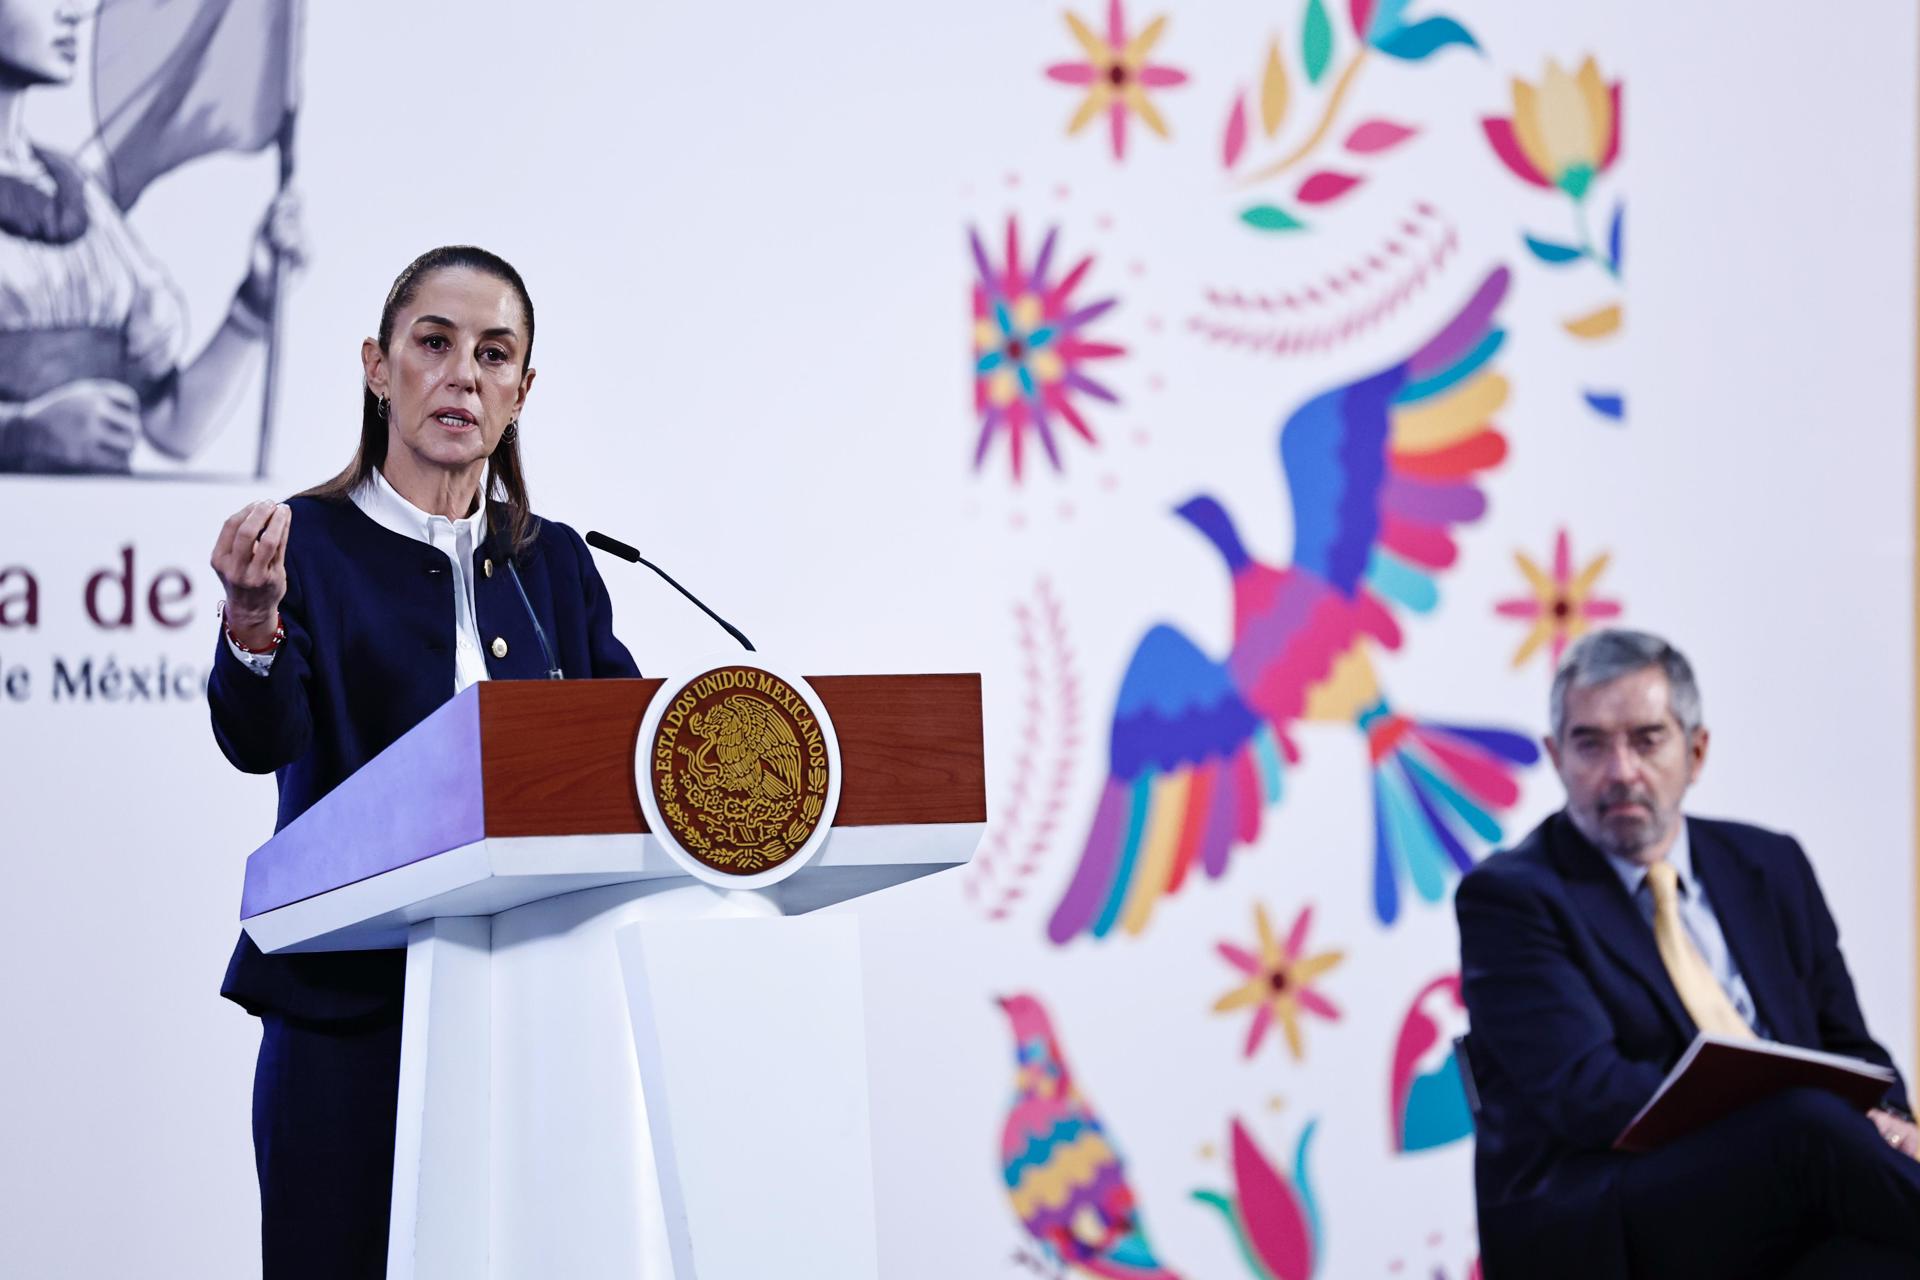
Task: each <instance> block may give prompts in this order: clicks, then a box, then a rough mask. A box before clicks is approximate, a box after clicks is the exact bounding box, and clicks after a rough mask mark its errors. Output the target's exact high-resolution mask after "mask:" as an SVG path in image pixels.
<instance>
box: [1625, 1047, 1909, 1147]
mask: <svg viewBox="0 0 1920 1280" xmlns="http://www.w3.org/2000/svg"><path fill="white" fill-rule="evenodd" d="M1893 1080H1894V1076H1893V1072H1891V1071H1889V1070H1888V1069H1887V1068H1885V1067H1881V1066H1876V1065H1874V1064H1873V1063H1871V1062H1862V1061H1860V1060H1859V1059H1858V1058H1845V1057H1841V1056H1840V1055H1839V1054H1837V1053H1821V1052H1819V1051H1817V1050H1814V1049H1801V1048H1797V1047H1795V1046H1793V1045H1790V1044H1775V1043H1773V1042H1772V1041H1770V1040H1733V1039H1729V1038H1727V1037H1725V1036H1710V1035H1705V1034H1702V1035H1698V1036H1695V1037H1694V1040H1693V1043H1692V1044H1690V1045H1688V1046H1687V1051H1686V1052H1685V1053H1683V1054H1681V1055H1680V1061H1678V1062H1676V1063H1675V1064H1674V1066H1673V1070H1671V1071H1669V1072H1667V1078H1666V1079H1665V1080H1662V1081H1661V1082H1660V1087H1659V1088H1658V1089H1656V1090H1654V1094H1653V1097H1651V1098H1649V1099H1648V1100H1647V1105H1646V1106H1644V1107H1642V1108H1640V1114H1639V1115H1637V1116H1635V1117H1634V1118H1633V1119H1632V1120H1631V1121H1630V1122H1628V1124H1627V1127H1626V1128H1625V1129H1623V1130H1621V1131H1620V1136H1619V1137H1617V1138H1615V1139H1614V1140H1613V1149H1614V1150H1615V1151H1653V1150H1655V1149H1657V1148H1659V1147H1663V1146H1665V1145H1666V1144H1667V1143H1669V1142H1672V1141H1673V1140H1674V1139H1675V1138H1678V1137H1682V1136H1684V1135H1686V1134H1689V1133H1692V1132H1693V1131H1694V1130H1695V1129H1698V1128H1700V1127H1701V1126H1702V1125H1707V1124H1711V1123H1713V1122H1714V1121H1715V1120H1718V1119H1719V1118H1720V1117H1722V1116H1724V1115H1730V1114H1732V1113H1733V1112H1735V1111H1738V1110H1739V1109H1740V1108H1742V1107H1745V1106H1750V1105H1752V1104H1753V1103H1756V1102H1759V1101H1761V1100H1762V1099H1764V1098H1769V1097H1771V1096H1773V1095H1774V1094H1776V1093H1779V1092H1781V1091H1782V1090H1785V1089H1825V1090H1826V1091H1827V1092H1828V1093H1833V1094H1837V1095H1839V1096H1840V1097H1842V1098H1844V1099H1846V1100H1847V1101H1848V1102H1850V1103H1852V1104H1853V1105H1854V1106H1856V1107H1858V1108H1860V1110H1861V1111H1862V1112H1863V1113H1864V1112H1866V1111H1868V1110H1869V1109H1871V1108H1872V1107H1873V1106H1874V1105H1875V1104H1876V1103H1878V1102H1879V1101H1880V1100H1881V1099H1882V1098H1884V1097H1885V1096H1886V1093H1887V1090H1888V1089H1889V1088H1890V1087H1892V1085H1893Z"/></svg>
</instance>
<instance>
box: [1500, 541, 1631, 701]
mask: <svg viewBox="0 0 1920 1280" xmlns="http://www.w3.org/2000/svg"><path fill="white" fill-rule="evenodd" d="M1513 558H1514V561H1515V563H1517V564H1518V565H1519V566H1520V572H1521V573H1523V574H1525V575H1526V577H1527V585H1528V586H1529V587H1530V588H1532V590H1533V595H1531V596H1520V597H1516V598H1515V599H1512V600H1502V601H1500V602H1499V603H1498V604H1496V605H1494V612H1496V613H1498V614H1499V615H1500V616H1501V617H1503V618H1524V619H1527V620H1528V621H1530V622H1532V623H1533V630H1531V631H1529V632H1528V633H1527V638H1526V639H1525V640H1523V641H1521V642H1520V648H1519V649H1518V650H1517V651H1516V652H1515V653H1514V655H1513V665H1514V666H1516V667H1519V666H1523V665H1524V664H1525V663H1526V661H1527V659H1528V658H1531V657H1532V656H1533V655H1534V653H1535V652H1537V651H1538V650H1539V648H1540V647H1541V646H1542V645H1543V644H1544V645H1548V646H1549V656H1550V658H1551V660H1552V665H1553V666H1554V667H1556V668H1557V667H1558V666H1559V665H1560V655H1561V654H1563V653H1565V652H1566V649H1567V646H1568V645H1569V644H1572V643H1573V642H1574V641H1575V640H1578V639H1579V638H1580V637H1581V636H1583V635H1585V634H1586V633H1587V630H1588V628H1589V626H1590V624H1592V623H1594V622H1598V621H1602V620H1604V619H1607V618H1617V617H1619V616H1620V602H1619V601H1618V600H1603V599H1601V598H1600V597H1598V596H1596V595H1594V594H1593V588H1594V584H1595V583H1596V582H1598V581H1599V579H1600V575H1601V574H1603V573H1605V572H1606V570H1607V562H1608V560H1609V559H1610V557H1609V556H1608V555H1607V554H1606V553H1605V552H1602V553H1601V554H1600V555H1598V556H1595V557H1594V558H1593V559H1592V560H1591V561H1590V562H1588V564H1587V565H1586V567H1585V568H1583V569H1581V570H1580V571H1579V572H1578V573H1575V572H1574V571H1573V548H1572V545H1571V544H1570V543H1569V542H1568V540H1567V531H1566V530H1565V529H1562V530H1560V532H1559V534H1558V535H1557V536H1556V537H1555V538H1554V542H1553V572H1552V573H1551V574H1549V573H1546V572H1543V571H1542V570H1541V568H1540V566H1539V565H1537V564H1535V563H1534V562H1533V561H1532V560H1531V559H1530V558H1528V556H1527V553H1526V552H1524V551H1516V552H1514V553H1513Z"/></svg>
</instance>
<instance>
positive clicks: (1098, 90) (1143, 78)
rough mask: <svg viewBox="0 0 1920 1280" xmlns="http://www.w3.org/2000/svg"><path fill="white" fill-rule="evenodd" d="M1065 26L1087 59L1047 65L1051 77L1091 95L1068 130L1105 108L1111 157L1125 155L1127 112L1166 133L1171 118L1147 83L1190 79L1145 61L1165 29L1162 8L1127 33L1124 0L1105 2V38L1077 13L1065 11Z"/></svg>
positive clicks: (1081, 126) (1160, 85)
mask: <svg viewBox="0 0 1920 1280" xmlns="http://www.w3.org/2000/svg"><path fill="white" fill-rule="evenodd" d="M1067 27H1068V29H1069V30H1071V31H1072V32H1073V38H1074V39H1075V40H1077V41H1079V42H1080V47H1081V49H1082V50H1084V51H1085V52H1086V55H1087V60H1086V61H1085V62H1057V63H1055V64H1054V65H1053V66H1050V67H1048V68H1047V76H1048V78H1049V79H1053V80H1058V81H1059V82H1060V83H1061V84H1071V85H1079V86H1082V87H1084V88H1085V89H1086V91H1087V96H1086V97H1084V98H1082V99H1081V100H1080V106H1079V109H1078V110H1076V111H1075V112H1074V113H1073V119H1071V120H1069V121H1067V133H1068V134H1069V135H1072V134H1076V133H1079V132H1080V131H1081V130H1082V129H1084V128H1086V127H1087V125H1088V124H1090V123H1092V121H1093V120H1094V118H1095V117H1096V116H1098V115H1100V114H1101V113H1102V112H1105V113H1106V117H1107V127H1108V130H1109V131H1110V132H1111V133H1112V135H1113V158H1114V159H1115V160H1124V159H1126V158H1127V117H1128V116H1129V115H1137V116H1139V117H1140V121H1141V123H1142V124H1144V125H1146V126H1147V128H1149V129H1151V130H1153V131H1154V132H1155V133H1157V134H1159V135H1160V136H1161V137H1163V138H1164V137H1166V136H1167V122H1166V120H1165V119H1164V118H1162V117H1161V115H1160V112H1159V110H1158V109H1157V108H1156V107H1155V106H1154V105H1153V102H1152V100H1151V99H1149V98H1148V97H1147V90H1148V89H1166V88H1171V87H1173V86H1174V85H1177V84H1185V83H1186V82H1187V73H1186V72H1184V71H1178V70H1175V69H1174V68H1172V67H1166V66H1159V65H1156V64H1152V63H1149V62H1148V61H1147V54H1148V53H1149V52H1150V51H1151V50H1152V49H1153V46H1154V45H1155V44H1157V43H1158V42H1159V40H1160V37H1161V35H1163V34H1164V33H1165V32H1166V29H1167V16H1166V15H1165V14H1164V13H1163V14H1161V15H1160V16H1159V17H1157V18H1155V19H1154V20H1153V21H1152V22H1149V23H1148V24H1147V25H1146V27H1145V28H1144V29H1142V30H1141V32H1140V34H1138V35H1136V36H1134V37H1133V38H1132V39H1128V38H1127V18H1126V13H1125V12H1124V10H1123V8H1122V5H1121V0H1109V2H1108V5H1107V35H1106V38H1105V39H1104V40H1103V39H1101V38H1100V36H1099V35H1097V34H1096V33H1095V32H1094V30H1093V28H1091V27H1089V26H1088V25H1087V24H1086V23H1085V22H1084V21H1083V20H1082V19H1081V18H1080V16H1079V15H1078V14H1075V13H1072V12H1069V13H1068V14H1067Z"/></svg>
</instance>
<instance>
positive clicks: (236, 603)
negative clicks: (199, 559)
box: [211, 502, 293, 649]
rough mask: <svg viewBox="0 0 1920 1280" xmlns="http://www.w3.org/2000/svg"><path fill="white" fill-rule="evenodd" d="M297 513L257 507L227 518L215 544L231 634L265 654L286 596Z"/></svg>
mask: <svg viewBox="0 0 1920 1280" xmlns="http://www.w3.org/2000/svg"><path fill="white" fill-rule="evenodd" d="M292 527H293V508H292V507H289V506H288V505H287V504H286V503H284V502H280V503H273V502H254V503H250V504H248V505H247V506H245V507H242V508H241V509H240V510H238V511H236V512H234V513H233V514H232V515H230V516H228V517H227V522H226V523H225V524H224V525H222V526H221V527H220V536H219V538H218V539H216V540H215V542H214V544H213V558H212V561H211V563H212V565H213V571H214V572H215V573H217V574H219V575H220V584H221V586H223V587H224V588H226V592H227V609H226V613H227V628H228V630H230V631H232V632H233V634H234V638H235V639H237V640H239V641H240V643H241V644H242V645H244V646H246V647H247V648H250V649H251V648H264V647H266V645H267V644H268V642H269V641H271V640H272V638H273V629H274V627H276V626H277V625H279V624H278V619H279V615H280V601H281V600H282V599H283V598H284V597H285V596H286V594H287V531H288V530H289V529H291V528H292Z"/></svg>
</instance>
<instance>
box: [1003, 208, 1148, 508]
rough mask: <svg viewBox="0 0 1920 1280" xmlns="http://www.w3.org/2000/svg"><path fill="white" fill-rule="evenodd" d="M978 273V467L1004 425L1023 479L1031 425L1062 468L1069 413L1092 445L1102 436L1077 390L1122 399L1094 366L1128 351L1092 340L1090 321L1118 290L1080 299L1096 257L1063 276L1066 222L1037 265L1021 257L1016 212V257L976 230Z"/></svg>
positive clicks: (1012, 237)
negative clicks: (1057, 253)
mask: <svg viewBox="0 0 1920 1280" xmlns="http://www.w3.org/2000/svg"><path fill="white" fill-rule="evenodd" d="M967 234H968V238H969V240H970V241H971V243H972V246H973V264H974V271H975V272H976V278H975V280H974V285H973V399H974V409H975V411H976V412H977V413H978V414H979V415H980V442H979V445H978V446H977V447H976V449H975V450H974V457H973V465H974V469H975V470H978V469H979V468H980V466H981V464H982V463H984V462H985V461H986V457H987V450H988V448H989V447H991V445H992V444H993V440H994V437H995V436H997V435H999V434H1001V433H1002V432H1004V433H1005V434H1006V436H1007V440H1008V448H1009V451H1010V453H1011V455H1012V458H1013V478H1014V479H1015V480H1016V481H1017V480H1019V479H1020V478H1021V469H1022V467H1023V465H1024V456H1025V441H1026V436H1027V433H1028V432H1030V431H1031V432H1032V433H1033V434H1034V435H1036V436H1038V437H1039V438H1040V444H1041V447H1042V448H1044V449H1045V450H1046V452H1047V460H1048V461H1049V462H1051V463H1052V464H1053V468H1054V470H1056V471H1058V470H1060V469H1061V462H1060V446H1059V444H1058V443H1057V442H1056V441H1055V439H1054V427H1055V425H1056V424H1057V423H1061V422H1064V423H1066V425H1067V426H1068V427H1070V428H1072V429H1073V431H1074V432H1075V433H1076V434H1077V435H1079V436H1080V437H1081V438H1082V439H1083V440H1085V441H1086V442H1087V443H1088V444H1097V443H1098V441H1097V440H1095V439H1094V435H1093V428H1092V427H1091V426H1090V425H1088V423H1087V420H1086V417H1085V415H1083V414H1082V413H1081V412H1080V409H1079V408H1078V406H1077V405H1076V404H1075V402H1074V401H1075V397H1076V396H1089V397H1092V398H1093V399H1095V400H1104V401H1106V402H1107V403H1109V404H1117V403H1119V397H1118V396H1116V395H1115V394H1114V393H1113V392H1112V391H1110V390H1109V389H1108V388H1107V387H1105V386H1103V385H1102V384H1101V383H1099V382H1096V381H1095V380H1094V379H1093V378H1092V377H1090V376H1089V375H1088V373H1087V368H1088V366H1089V365H1090V364H1091V363H1092V362H1093V361H1096V360H1109V359H1112V358H1114V357H1116V356H1122V355H1125V354H1126V348H1125V347H1121V346H1116V345H1114V344H1113V343H1110V342H1092V341H1089V340H1088V339H1087V337H1086V335H1085V332H1084V331H1085V330H1086V328H1087V327H1088V326H1089V325H1091V324H1092V323H1093V322H1094V321H1095V320H1098V319H1099V318H1100V317H1101V316H1103V315H1105V314H1106V313H1107V312H1108V311H1110V310H1112V309H1113V307H1114V305H1115V303H1116V299H1113V298H1104V299H1102V300H1100V301H1099V302H1090V303H1085V304H1082V303H1078V302H1076V301H1074V297H1073V295H1074V291H1075V290H1077V289H1078V288H1079V287H1080V285H1081V282H1082V281H1084V280H1085V279H1086V276H1087V272H1088V271H1090V270H1091V269H1092V268H1093V258H1092V257H1091V256H1088V257H1085V258H1082V259H1081V260H1080V261H1079V263H1077V264H1076V265H1075V266H1074V267H1073V269H1072V270H1070V271H1068V272H1066V273H1065V274H1064V275H1062V276H1059V277H1057V278H1056V277H1054V276H1053V275H1051V274H1050V272H1052V270H1053V268H1054V261H1053V258H1054V249H1055V247H1056V246H1057V244H1058V243H1059V228H1057V227H1055V228H1051V229H1049V230H1048V232H1047V235H1046V238H1045V239H1044V240H1042V241H1041V242H1040V252H1039V254H1038V256H1036V257H1035V258H1034V260H1033V262H1032V264H1031V265H1028V264H1027V263H1025V262H1023V261H1022V260H1021V256H1020V225H1019V223H1018V222H1017V221H1016V220H1015V219H1013V218H1008V219H1007V240H1006V260H1005V261H1004V262H1002V263H999V264H995V263H994V262H993V261H992V260H991V259H989V258H988V256H987V248H986V245H985V244H984V243H982V242H981V239H980V233H979V232H978V231H976V230H971V229H970V230H969V231H968V233H967Z"/></svg>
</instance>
